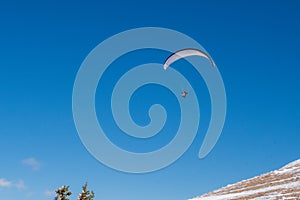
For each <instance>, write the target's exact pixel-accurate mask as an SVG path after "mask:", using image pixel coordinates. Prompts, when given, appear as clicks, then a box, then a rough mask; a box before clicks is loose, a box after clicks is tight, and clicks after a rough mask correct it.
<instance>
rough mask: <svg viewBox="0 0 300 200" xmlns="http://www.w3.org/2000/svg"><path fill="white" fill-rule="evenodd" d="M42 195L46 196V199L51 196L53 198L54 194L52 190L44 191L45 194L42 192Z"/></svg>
mask: <svg viewBox="0 0 300 200" xmlns="http://www.w3.org/2000/svg"><path fill="white" fill-rule="evenodd" d="M44 194H45V195H46V196H48V197H51V196H54V195H55V192H54V191H53V190H52V191H51V190H46V191H45V192H44Z"/></svg>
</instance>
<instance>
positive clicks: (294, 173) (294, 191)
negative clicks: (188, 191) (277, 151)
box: [191, 160, 300, 200]
mask: <svg viewBox="0 0 300 200" xmlns="http://www.w3.org/2000/svg"><path fill="white" fill-rule="evenodd" d="M221 199H224V200H229V199H230V200H247V199H255V200H259V199H260V200H262V199H268V200H273V199H274V200H277V199H285V200H288V199H289V200H290V199H293V200H296V199H297V200H300V160H297V161H294V162H292V163H290V164H288V165H286V166H284V167H282V168H280V169H279V170H275V171H272V172H269V173H266V174H263V175H260V176H256V177H254V178H251V179H248V180H244V181H241V182H238V183H235V184H231V185H227V186H226V187H223V188H221V189H218V190H215V191H213V192H210V193H207V194H204V195H202V196H199V197H196V198H193V199H191V200H221Z"/></svg>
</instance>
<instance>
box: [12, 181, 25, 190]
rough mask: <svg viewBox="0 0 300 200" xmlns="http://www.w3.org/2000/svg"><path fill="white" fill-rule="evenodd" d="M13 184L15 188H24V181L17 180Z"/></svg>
mask: <svg viewBox="0 0 300 200" xmlns="http://www.w3.org/2000/svg"><path fill="white" fill-rule="evenodd" d="M14 186H15V187H16V188H18V189H19V190H22V189H25V188H26V186H25V183H24V181H23V180H19V181H18V182H17V183H15V184H14Z"/></svg>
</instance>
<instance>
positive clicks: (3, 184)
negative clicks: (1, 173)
mask: <svg viewBox="0 0 300 200" xmlns="http://www.w3.org/2000/svg"><path fill="white" fill-rule="evenodd" d="M11 186H12V182H10V181H7V180H5V179H4V178H1V179H0V187H11Z"/></svg>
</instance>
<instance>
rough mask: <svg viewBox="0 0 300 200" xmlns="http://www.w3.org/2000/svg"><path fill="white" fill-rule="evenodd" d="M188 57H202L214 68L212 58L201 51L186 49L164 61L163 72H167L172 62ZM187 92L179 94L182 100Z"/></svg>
mask: <svg viewBox="0 0 300 200" xmlns="http://www.w3.org/2000/svg"><path fill="white" fill-rule="evenodd" d="M188 56H202V57H204V58H206V59H208V60H209V62H210V63H211V65H212V67H215V66H216V65H215V63H214V61H213V60H212V58H211V57H210V56H209V55H208V54H207V53H205V52H204V51H201V50H199V49H193V48H186V49H182V50H179V51H176V52H175V53H172V54H171V55H170V56H169V57H168V58H167V59H166V61H165V62H164V70H167V68H168V67H169V66H170V65H171V64H172V63H174V62H176V61H177V60H179V59H181V58H185V57H188ZM187 94H188V93H187V92H186V91H183V92H182V93H181V96H182V97H183V98H185V97H186V96H187Z"/></svg>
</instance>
